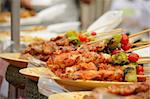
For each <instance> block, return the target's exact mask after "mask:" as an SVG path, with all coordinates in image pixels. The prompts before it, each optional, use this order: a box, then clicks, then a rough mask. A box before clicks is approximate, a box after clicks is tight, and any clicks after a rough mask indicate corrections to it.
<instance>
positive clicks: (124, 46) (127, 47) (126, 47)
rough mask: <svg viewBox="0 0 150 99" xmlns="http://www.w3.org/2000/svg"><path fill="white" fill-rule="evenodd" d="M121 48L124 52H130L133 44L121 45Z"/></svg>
mask: <svg viewBox="0 0 150 99" xmlns="http://www.w3.org/2000/svg"><path fill="white" fill-rule="evenodd" d="M121 48H122V49H123V50H124V51H127V50H129V49H130V48H131V44H130V43H128V44H127V45H125V44H121Z"/></svg>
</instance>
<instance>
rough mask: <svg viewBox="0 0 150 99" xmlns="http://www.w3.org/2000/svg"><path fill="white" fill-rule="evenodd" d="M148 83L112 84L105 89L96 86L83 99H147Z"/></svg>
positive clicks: (149, 86) (149, 88)
mask: <svg viewBox="0 0 150 99" xmlns="http://www.w3.org/2000/svg"><path fill="white" fill-rule="evenodd" d="M149 91H150V84H149V83H146V82H142V83H135V84H132V85H126V86H123V85H122V86H117V85H113V86H110V87H108V88H107V89H102V88H96V89H94V90H93V91H92V93H91V94H90V95H89V96H85V97H84V99H109V98H111V99H149V98H150V97H149Z"/></svg>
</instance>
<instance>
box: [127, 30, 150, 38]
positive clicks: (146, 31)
mask: <svg viewBox="0 0 150 99" xmlns="http://www.w3.org/2000/svg"><path fill="white" fill-rule="evenodd" d="M148 32H150V29H147V30H144V31H141V32H138V33H134V34H131V35H129V38H133V37H136V36H139V35H142V34H144V33H148Z"/></svg>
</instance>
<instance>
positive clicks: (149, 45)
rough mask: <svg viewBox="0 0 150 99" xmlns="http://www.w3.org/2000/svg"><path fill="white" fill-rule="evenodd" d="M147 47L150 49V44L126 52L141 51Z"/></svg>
mask: <svg viewBox="0 0 150 99" xmlns="http://www.w3.org/2000/svg"><path fill="white" fill-rule="evenodd" d="M146 47H150V44H147V45H143V46H139V47H136V48H132V49H130V50H128V51H126V52H132V51H135V50H139V49H142V48H146Z"/></svg>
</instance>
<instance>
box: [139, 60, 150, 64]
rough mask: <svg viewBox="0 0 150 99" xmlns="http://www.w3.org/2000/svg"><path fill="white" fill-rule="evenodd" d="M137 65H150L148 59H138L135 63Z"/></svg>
mask: <svg viewBox="0 0 150 99" xmlns="http://www.w3.org/2000/svg"><path fill="white" fill-rule="evenodd" d="M137 63H138V64H148V63H150V59H139V60H138V61H137Z"/></svg>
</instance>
